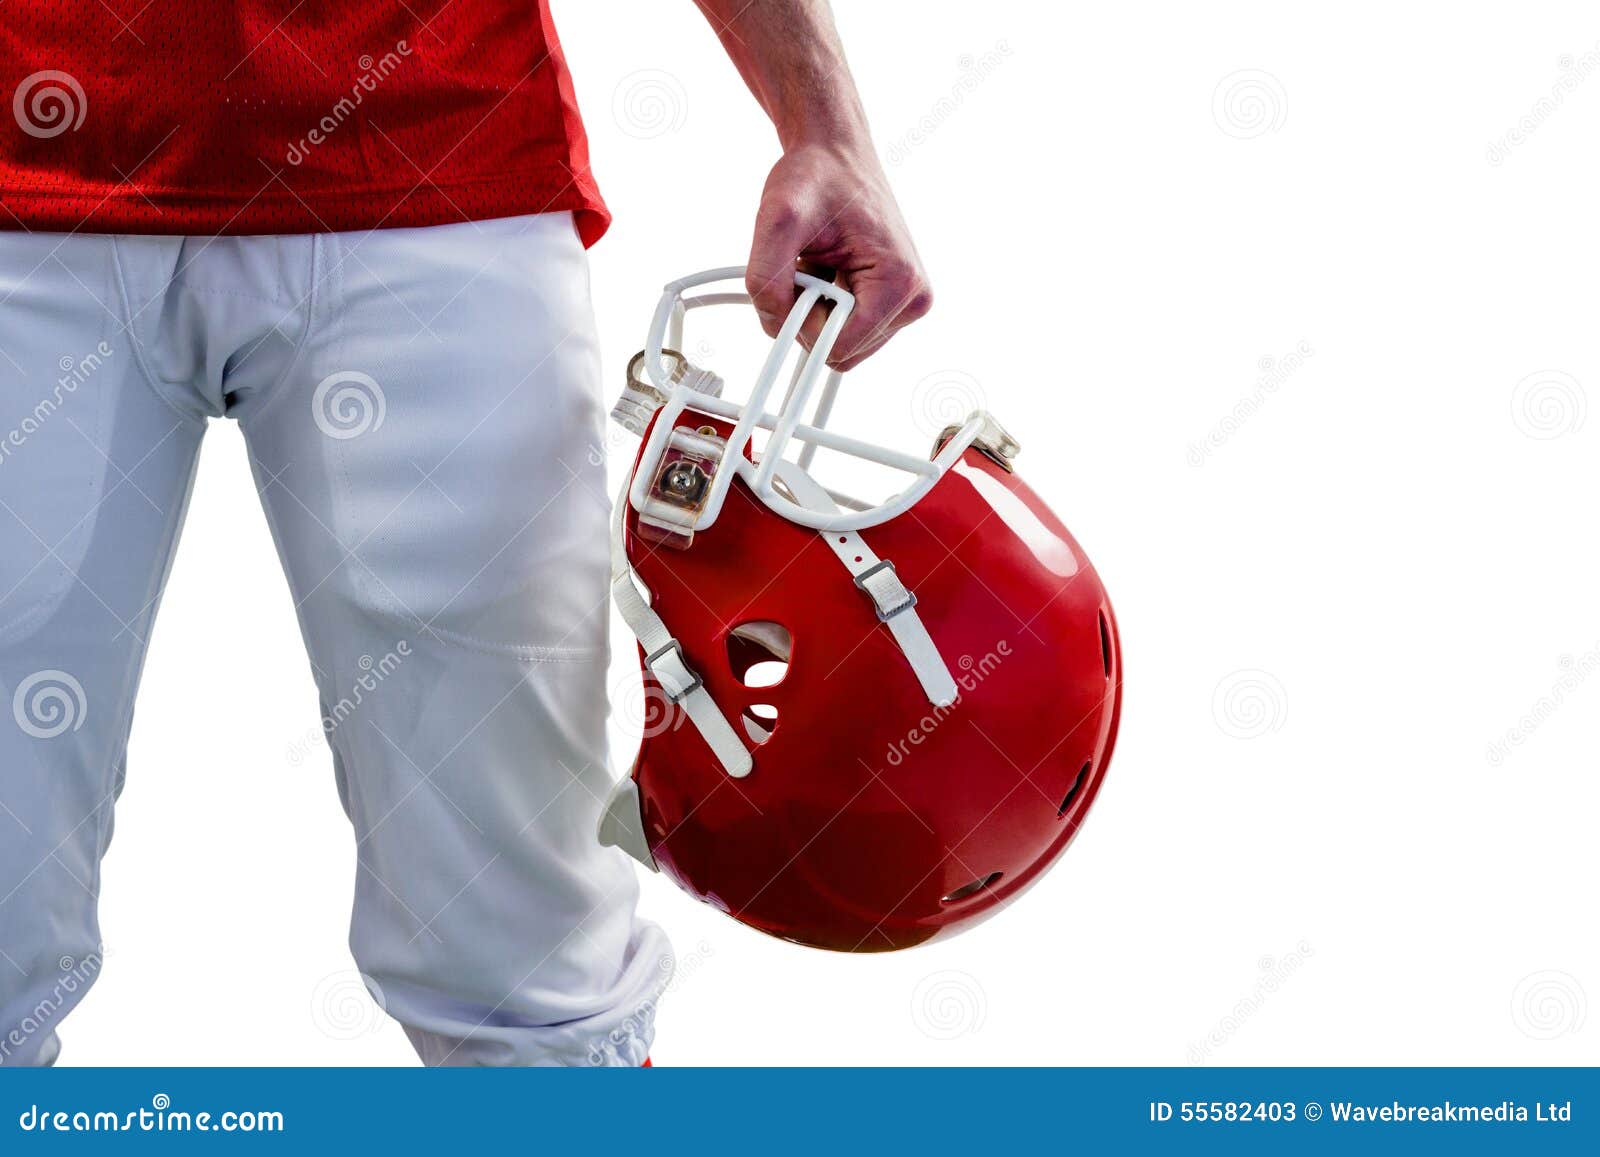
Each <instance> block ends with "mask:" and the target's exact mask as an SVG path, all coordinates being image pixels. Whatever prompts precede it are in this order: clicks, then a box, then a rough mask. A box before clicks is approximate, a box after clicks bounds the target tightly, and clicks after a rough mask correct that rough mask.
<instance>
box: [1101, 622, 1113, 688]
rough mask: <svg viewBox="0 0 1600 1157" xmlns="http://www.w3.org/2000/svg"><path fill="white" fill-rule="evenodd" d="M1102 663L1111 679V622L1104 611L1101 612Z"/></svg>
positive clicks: (1107, 676)
mask: <svg viewBox="0 0 1600 1157" xmlns="http://www.w3.org/2000/svg"><path fill="white" fill-rule="evenodd" d="M1100 661H1101V663H1103V664H1104V665H1105V669H1106V678H1107V679H1109V678H1111V622H1110V620H1108V619H1107V618H1106V612H1105V610H1104V609H1102V610H1101V611H1100Z"/></svg>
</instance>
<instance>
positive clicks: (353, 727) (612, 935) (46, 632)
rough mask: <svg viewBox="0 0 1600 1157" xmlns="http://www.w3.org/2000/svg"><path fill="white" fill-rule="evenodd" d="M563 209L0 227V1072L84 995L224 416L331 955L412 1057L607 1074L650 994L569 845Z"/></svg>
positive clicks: (569, 389)
mask: <svg viewBox="0 0 1600 1157" xmlns="http://www.w3.org/2000/svg"><path fill="white" fill-rule="evenodd" d="M599 388H600V387H599V353H598V348H597V344H596V340H595V333H594V320H593V316H592V312H591V307H590V302H589V283H588V265H587V261H586V258H585V254H584V251H583V248H582V246H581V245H580V244H579V241H578V237H577V234H576V233H575V232H574V229H573V225H572V219H571V216H570V215H569V214H566V213H560V214H546V215H540V216H532V217H521V218H510V219H505V220H497V221H483V222H477V223H466V224H459V225H448V226H440V227H436V228H427V229H382V230H376V231H372V232H365V233H342V234H324V235H318V236H297V237H221V238H182V237H106V236H77V235H73V236H62V235H46V234H33V233H25V232H0V693H3V699H0V1063H6V1064H41V1063H43V1064H48V1063H50V1062H51V1061H53V1060H54V1059H55V1056H56V1053H57V1051H58V1048H59V1045H58V1042H57V1039H56V1033H55V1029H56V1027H57V1025H58V1024H59V1023H60V1020H61V1018H62V1017H63V1016H65V1015H66V1014H67V1013H68V1012H70V1011H71V1009H72V1007H73V1006H74V1005H75V1004H76V1003H77V1002H78V1000H79V999H80V998H81V997H82V995H83V993H84V991H85V990H86V989H87V987H88V984H89V982H90V981H92V979H93V974H94V972H95V971H97V969H98V961H99V958H100V956H99V944H100V938H99V929H98V923H97V919H96V913H95V903H96V896H97V893H98V891H99V882H100V860H101V857H102V856H103V855H104V853H105V850H106V845H107V842H108V841H109V839H110V837H111V813H112V805H113V803H114V801H115V800H116V797H117V794H118V792H119V791H120V789H121V787H122V781H123V771H124V767H123V752H124V745H125V743H126V740H127V736H128V728H129V721H130V718H131V713H132V710H133V700H134V692H135V689H136V687H137V684H138V680H139V671H140V667H141V664H142V661H143V657H144V649H145V641H146V640H147V639H148V638H149V635H150V629H151V623H152V620H153V619H154V616H155V611H156V604H157V602H158V601H159V598H160V595H161V588H162V584H163V581H164V579H165V577H166V573H167V568H168V565H169V563H170V561H171V559H172V554H173V547H174V545H175V543H176V542H177V538H178V531H179V528H180V527H181V526H182V524H183V517H184V510H185V507H186V505H187V499H188V494H189V488H190V484H191V481H192V479H193V477H194V471H195V463H196V458H197V453H198V451H199V448H200V438H201V435H202V434H203V433H204V432H205V427H206V422H207V420H208V419H209V418H214V417H221V416H227V417H231V418H237V419H238V420H239V423H240V426H241V428H242V430H243V433H244V435H245V439H246V441H247V444H248V446H249V452H250V457H251V462H252V466H253V469H254V473H255V479H256V485H257V489H258V490H259V492H260V497H261V502H262V505H263V506H264V507H265V509H266V513H267V519H268V522H269V523H270V524H271V527H272V532H273V536H274V538H275V539H276V543H277V548H278V552H279V556H280V558H281V559H282V562H283V568H284V570H285V572H286V573H287V575H288V579H289V584H290V587H291V589H292V592H293V596H294V601H295V604H296V607H297V609H298V613H299V617H300V625H301V629H302V633H303V635H304V638H305V643H306V647H307V649H308V651H309V652H310V657H311V665H312V669H313V672H314V677H315V681H316V685H317V688H318V691H319V693H320V695H321V699H322V706H321V714H322V717H323V728H324V730H325V731H327V733H328V738H329V742H330V744H331V746H332V748H333V763H334V772H335V775H336V776H337V778H338V786H339V791H340V795H341V798H342V799H343V802H344V805H345V809H346V811H347V812H348V813H349V816H350V820H351V823H352V825H353V826H354V828H355V835H356V839H357V842H358V846H359V868H358V871H357V879H356V900H355V914H354V921H353V925H352V928H351V934H350V942H351V947H352V949H353V951H354V954H355V958H356V963H357V965H358V966H359V968H360V970H361V972H362V974H363V975H364V977H365V978H366V982H367V985H368V987H369V989H370V990H371V991H372V992H373V994H374V996H375V997H376V998H377V999H379V1000H380V1001H381V1003H382V1005H383V1007H384V1008H385V1009H386V1010H387V1011H388V1013H389V1014H390V1015H391V1016H393V1017H395V1018H396V1019H397V1020H399V1021H400V1022H401V1023H402V1024H403V1025H404V1026H405V1030H406V1032H407V1033H408V1034H409V1036H410V1038H411V1041H412V1042H413V1044H414V1045H415V1046H416V1049H417V1052H418V1054H419V1055H420V1056H421V1058H422V1060H423V1061H424V1062H425V1063H427V1064H434V1065H459V1064H488V1065H532V1064H559V1065H589V1064H607V1065H636V1064H639V1063H641V1062H643V1061H644V1059H645V1056H646V1053H647V1051H648V1048H649V1045H650V1038H651V1034H652V1032H653V1019H654V1018H653V1013H654V1009H655V1001H656V998H657V997H658V996H659V995H660V992H661V990H662V988H663V986H664V984H665V982H666V980H667V978H668V976H669V975H670V972H671V957H670V949H669V948H668V946H667V943H666V941H665V939H664V938H663V936H662V935H661V933H660V931H659V930H658V929H656V928H655V927H654V926H653V925H650V924H647V923H644V922H641V921H640V920H638V919H637V918H636V917H635V914H634V904H635V898H636V882H635V880H634V877H633V874H632V869H631V867H630V866H629V865H628V864H627V862H626V860H625V859H624V857H623V856H622V854H621V853H619V852H617V851H616V850H615V849H603V848H601V847H600V846H599V845H598V843H597V842H596V840H595V835H594V831H595V823H596V820H597V818H598V815H599V811H600V805H601V801H602V800H603V799H604V797H605V795H606V792H607V790H608V788H609V786H610V776H609V774H608V772H607V768H606V752H605V732H604V720H605V710H606V707H605V687H606V680H605V664H606V624H607V605H606V595H607V582H606V571H607V565H608V563H607V521H606V517H607V498H606V493H605V490H606V487H605V478H604V468H603V464H602V462H601V460H600V458H601V456H600V455H599V454H598V453H597V452H596V447H599V446H601V445H603V441H602V437H603V432H602V426H601V422H602V410H601V406H600V399H599V396H598V391H599Z"/></svg>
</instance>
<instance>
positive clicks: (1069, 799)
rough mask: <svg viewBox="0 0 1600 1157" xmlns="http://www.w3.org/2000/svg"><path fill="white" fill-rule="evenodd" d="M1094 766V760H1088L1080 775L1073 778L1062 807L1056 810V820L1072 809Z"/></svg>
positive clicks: (1062, 799) (1062, 798) (1080, 770)
mask: <svg viewBox="0 0 1600 1157" xmlns="http://www.w3.org/2000/svg"><path fill="white" fill-rule="evenodd" d="M1093 766H1094V760H1092V759H1090V760H1086V761H1085V762H1084V765H1083V766H1082V767H1080V768H1078V774H1077V775H1076V776H1074V777H1073V780H1072V786H1071V787H1069V788H1067V794H1066V795H1064V796H1062V797H1061V806H1060V807H1058V808H1057V809H1056V819H1060V818H1061V817H1062V816H1064V815H1066V814H1067V812H1068V811H1070V810H1071V808H1072V803H1073V801H1074V800H1076V799H1077V798H1078V793H1079V792H1080V791H1082V790H1083V781H1084V780H1086V779H1088V778H1089V769H1090V768H1091V767H1093Z"/></svg>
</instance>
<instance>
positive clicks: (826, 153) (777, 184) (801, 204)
mask: <svg viewBox="0 0 1600 1157" xmlns="http://www.w3.org/2000/svg"><path fill="white" fill-rule="evenodd" d="M797 267H798V268H801V269H804V270H805V271H806V272H808V273H814V274H816V275H817V276H820V277H823V278H825V279H829V278H831V279H832V280H834V281H836V282H837V283H838V284H840V285H842V286H844V288H846V289H848V290H849V291H850V292H851V293H852V294H854V295H855V299H856V303H855V309H854V310H853V311H852V312H851V314H850V320H849V321H848V322H847V323H846V324H845V327H844V329H843V330H842V331H841V332H840V334H839V340H838V341H837V342H835V343H834V347H833V352H832V354H831V355H830V356H829V358H828V364H829V365H830V366H832V367H833V368H834V369H836V370H849V369H853V368H854V367H855V366H857V365H859V364H860V363H861V362H862V361H863V360H864V359H866V358H868V357H870V356H871V355H872V354H873V352H874V351H876V350H877V349H878V348H879V347H880V346H882V345H883V343H884V342H886V341H888V340H889V339H890V338H891V337H893V336H894V334H895V331H897V330H899V329H900V328H902V327H903V326H907V325H910V324H911V323H912V322H914V321H916V320H917V319H918V318H920V317H922V316H923V315H924V314H926V313H927V312H928V309H929V308H930V307H931V306H932V305H933V291H932V289H931V288H929V286H928V277H927V274H926V273H924V272H923V269H922V261H921V259H920V258H919V257H918V256H917V250H916V246H914V245H913V244H912V243H911V234H910V232H909V231H908V230H907V229H906V223H905V220H904V218H902V217H901V215H900V206H899V205H897V204H895V199H894V194H893V193H891V192H890V191H889V182H888V179H887V178H886V177H885V176H884V172H883V167H882V166H881V165H880V164H879V163H878V159H877V157H876V156H875V155H874V153H873V151H872V146H871V145H870V143H865V144H863V145H861V146H853V145H848V144H837V143H806V144H799V145H796V146H794V147H791V148H790V149H789V150H788V151H786V152H785V153H784V155H783V158H782V159H781V160H780V161H779V162H778V163H777V164H776V165H775V166H773V169H772V172H771V174H770V175H769V176H768V177H767V184H766V188H765V189H764V190H763V191H762V194H761V206H760V209H759V210H758V211H757V213H756V230H755V241H754V243H753V244H752V245H751V248H750V261H749V265H748V269H747V272H746V277H745V285H746V288H747V289H748V291H749V293H750V296H751V298H752V299H753V300H754V302H755V307H756V313H757V315H758V316H759V317H760V319H761V325H762V328H763V329H765V330H766V331H767V334H768V336H776V335H777V332H778V329H779V328H780V327H781V326H782V325H783V322H784V319H785V318H787V317H788V316H789V311H790V310H791V308H793V306H794V301H795V297H796V293H797V289H796V286H795V283H794V273H795V269H796V268H797ZM821 325H822V316H821V314H820V312H817V313H813V314H812V316H811V317H810V318H808V319H807V321H806V326H805V328H804V330H802V332H801V340H802V341H804V342H805V343H806V345H807V346H809V345H810V344H811V342H812V340H814V339H815V337H816V335H817V332H818V330H819V329H820V328H821Z"/></svg>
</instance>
